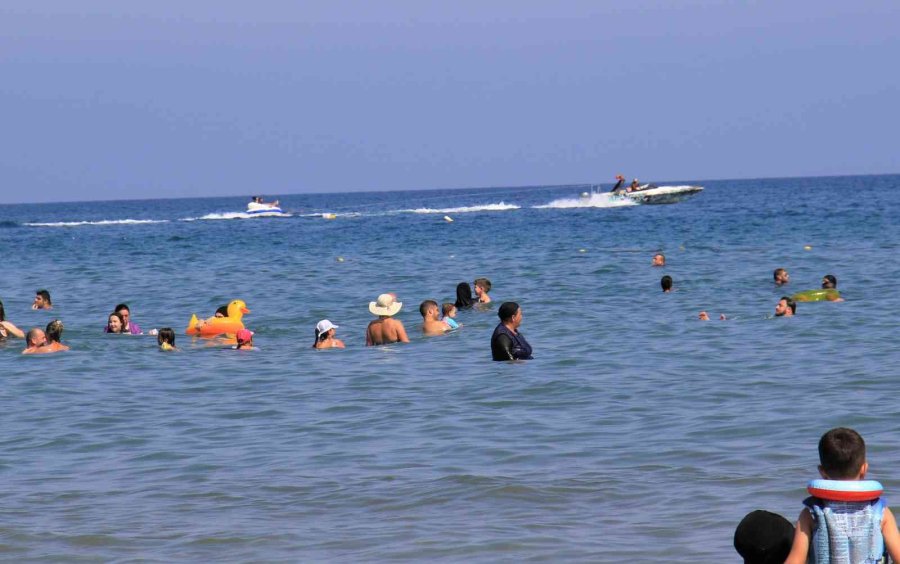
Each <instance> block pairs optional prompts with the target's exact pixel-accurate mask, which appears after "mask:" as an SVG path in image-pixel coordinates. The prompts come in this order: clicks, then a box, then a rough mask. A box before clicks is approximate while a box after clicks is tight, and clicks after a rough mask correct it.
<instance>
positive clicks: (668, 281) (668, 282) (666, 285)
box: [659, 274, 672, 292]
mask: <svg viewBox="0 0 900 564" xmlns="http://www.w3.org/2000/svg"><path fill="white" fill-rule="evenodd" d="M659 285H660V286H662V290H663V292H665V291H666V290H671V289H672V277H671V276H669V275H668V274H666V275H665V276H663V277H662V279H660V281H659Z"/></svg>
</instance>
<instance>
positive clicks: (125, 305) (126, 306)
mask: <svg viewBox="0 0 900 564" xmlns="http://www.w3.org/2000/svg"><path fill="white" fill-rule="evenodd" d="M123 309H124V310H125V311H127V312H128V315H131V308H130V307H128V304H119V305H117V306H116V309H115V310H114V311H122V310H123Z"/></svg>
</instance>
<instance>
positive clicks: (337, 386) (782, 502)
mask: <svg viewBox="0 0 900 564" xmlns="http://www.w3.org/2000/svg"><path fill="white" fill-rule="evenodd" d="M702 184H703V185H704V186H705V187H706V189H705V191H704V192H703V193H701V194H700V195H698V196H696V197H695V198H693V199H691V200H688V201H686V202H682V203H679V204H676V205H664V206H625V207H622V206H613V207H610V206H606V205H604V204H603V203H602V202H603V199H602V198H598V197H595V198H593V199H590V200H583V199H579V198H578V194H579V192H582V191H584V190H585V189H586V188H585V187H583V186H560V187H529V188H499V189H472V190H452V191H421V192H385V193H355V194H328V195H286V196H281V197H280V200H281V203H282V207H283V208H284V210H285V212H286V214H287V215H289V217H280V218H253V219H237V218H236V217H239V214H238V213H236V212H240V211H241V210H242V209H243V208H244V205H245V200H244V199H241V198H221V199H185V200H154V201H121V202H99V203H97V202H94V203H62V204H47V205H14V206H0V248H2V257H3V269H2V272H3V276H2V278H0V299H2V301H3V303H4V305H5V309H6V315H7V319H8V320H10V321H12V322H13V323H15V324H16V325H18V326H19V327H21V328H23V329H28V328H30V327H34V326H41V327H43V326H44V325H46V323H47V322H48V321H50V320H51V319H54V318H60V319H62V320H63V322H64V323H65V332H64V335H63V342H65V343H67V344H68V345H70V346H71V348H72V350H71V351H70V352H66V353H61V354H55V355H41V356H23V355H21V354H20V351H21V349H22V341H21V340H8V341H6V342H4V343H0V373H2V385H0V558H3V559H9V560H17V561H26V560H27V561H56V560H63V559H65V560H71V561H123V560H148V561H218V562H228V561H250V560H253V561H273V562H278V561H283V562H295V561H304V562H358V561H397V560H399V561H445V562H462V561H465V562H522V561H554V562H620V561H649V562H660V561H665V562H685V563H687V562H692V563H693V562H722V561H737V555H736V553H735V552H734V549H733V548H732V535H733V532H734V527H735V526H736V524H737V523H738V521H739V520H740V519H741V518H742V517H743V515H744V514H746V513H747V512H749V511H751V510H753V509H757V508H765V509H769V510H771V511H775V512H778V513H781V514H783V515H785V516H787V517H788V518H789V519H791V520H793V519H795V517H796V514H797V513H798V512H799V509H800V502H801V500H802V499H803V498H804V497H805V484H806V482H807V480H809V479H811V478H814V477H816V465H817V464H818V460H817V453H816V444H817V441H818V439H819V437H820V436H821V434H822V433H823V432H825V431H826V430H828V429H829V428H831V427H834V426H838V425H844V426H851V427H854V428H856V429H857V430H859V431H860V432H861V433H862V434H863V436H864V437H865V438H866V440H867V442H868V445H869V462H870V476H871V477H873V478H875V479H879V480H881V481H882V483H883V484H884V485H885V487H886V490H887V497H888V501H889V502H890V500H891V499H892V498H894V497H896V496H897V492H900V471H898V470H897V468H900V433H898V427H900V408H898V407H897V406H896V405H895V404H894V401H893V399H894V398H893V390H894V389H895V386H896V385H897V383H898V380H900V353H898V346H897V344H896V335H897V327H898V323H897V312H898V310H900V295H898V292H897V284H896V281H897V280H898V279H900V266H898V261H897V257H898V245H900V227H898V210H900V190H898V188H900V176H896V175H893V176H865V177H839V178H791V179H768V180H741V181H711V182H705V183H702ZM324 213H329V214H330V213H334V214H335V216H336V217H335V219H331V220H329V219H324V218H323V217H322V214H324ZM445 215H446V216H450V217H451V218H452V219H453V220H454V221H453V222H452V223H451V222H447V221H445V220H444V216H445ZM807 246H809V247H810V248H809V249H806V248H805V247H807ZM657 251H661V252H663V253H665V255H666V257H667V266H666V267H665V268H653V267H651V266H650V260H651V256H652V255H653V254H654V253H655V252H657ZM776 267H785V268H787V269H788V270H789V272H790V274H791V283H790V286H788V289H789V290H790V291H791V292H793V291H799V290H803V289H810V288H816V287H818V286H819V284H820V281H821V278H822V275H824V274H826V273H832V274H834V275H836V276H837V278H838V280H839V288H840V290H841V291H842V294H843V296H844V297H845V299H846V301H845V302H842V303H801V304H800V305H799V308H798V312H797V313H798V315H797V316H796V317H794V318H791V319H784V318H778V319H775V318H771V315H772V313H773V311H774V307H775V304H776V302H777V300H778V298H779V297H780V296H781V295H782V294H783V293H785V290H784V289H779V288H776V287H775V286H774V285H773V283H772V270H773V269H774V268H776ZM663 274H669V275H671V276H672V277H673V278H674V280H675V287H676V291H675V292H674V293H672V294H662V293H661V292H660V290H659V279H660V277H661V276H662V275H663ZM481 276H484V277H487V278H489V279H490V280H491V281H492V282H493V286H494V287H493V290H492V292H491V295H492V296H493V299H494V300H495V304H494V307H492V308H490V309H488V310H485V311H464V312H461V313H460V315H459V317H458V320H459V321H460V322H462V323H463V327H462V328H461V329H460V330H458V331H456V332H453V333H451V334H447V335H444V336H439V337H430V338H423V337H422V336H421V335H420V333H419V331H418V327H419V325H420V323H421V318H420V317H419V314H418V305H419V303H420V302H421V301H422V300H425V299H429V298H430V299H436V300H438V301H452V299H453V296H454V289H455V286H456V284H457V283H458V282H461V281H468V282H471V281H472V280H474V279H475V278H476V277H481ZM38 288H48V289H49V290H50V292H51V293H52V295H53V300H54V304H55V307H54V309H53V310H52V311H49V312H45V311H31V310H30V309H29V306H30V304H31V300H32V298H33V295H34V291H35V290H36V289H38ZM383 292H395V293H397V295H398V297H399V299H400V300H401V301H402V302H403V303H404V306H403V310H402V311H401V313H400V314H399V318H400V319H401V320H402V321H403V322H404V323H405V325H406V327H407V330H408V331H409V333H410V335H411V338H412V343H410V344H409V345H394V346H387V347H377V348H366V347H365V346H364V332H365V327H366V324H367V323H368V322H369V321H370V319H372V316H371V315H370V314H369V312H368V309H367V304H368V302H369V301H372V300H374V299H375V298H376V297H377V295H378V294H380V293H383ZM236 298H239V299H243V300H245V301H246V303H247V304H248V307H249V308H250V309H251V311H252V312H251V313H250V314H249V315H247V316H246V317H245V318H244V321H245V323H246V325H247V326H248V327H249V328H250V329H252V330H254V331H255V332H256V335H255V342H256V345H257V346H258V347H259V350H258V351H251V352H244V351H230V350H224V349H223V348H222V346H218V345H211V344H210V343H209V342H204V341H194V342H192V341H191V339H190V338H188V337H186V336H184V334H183V330H184V328H185V327H186V325H187V322H188V319H189V318H190V316H191V314H192V313H197V314H198V315H199V316H200V317H205V316H209V315H212V313H213V311H214V310H215V309H216V307H218V306H220V305H222V304H224V303H226V302H227V301H229V300H232V299H236ZM507 300H514V301H517V302H519V303H520V304H521V306H522V309H523V313H524V320H523V324H522V327H521V330H522V332H523V333H524V334H525V335H526V336H527V338H528V340H529V341H530V342H531V344H532V345H533V346H534V349H535V359H534V360H533V361H530V362H523V363H496V362H491V360H490V346H489V340H490V335H491V332H492V330H493V328H494V326H495V325H496V323H497V317H496V307H497V304H499V303H500V302H502V301H507ZM119 302H127V303H128V304H129V305H130V306H131V310H132V317H133V319H134V320H135V321H136V322H138V323H139V324H140V325H141V326H142V327H143V328H144V330H145V331H146V330H148V329H150V328H159V327H164V326H170V327H173V328H175V329H176V331H177V333H178V338H177V344H178V346H179V347H180V348H181V351H180V352H178V353H173V354H164V353H160V352H158V351H157V350H156V346H155V338H154V337H150V336H135V337H132V336H119V335H104V334H103V333H102V328H103V326H104V324H105V321H106V316H107V314H108V312H109V311H111V309H112V308H113V306H114V305H115V304H117V303H119ZM700 310H707V311H709V312H710V314H711V316H712V318H713V320H712V321H708V322H701V321H698V320H697V313H698V312H699V311H700ZM720 313H724V314H726V316H727V318H728V320H727V321H718V320H717V318H718V316H719V314H720ZM323 318H328V319H330V320H331V321H333V322H334V323H336V324H338V325H339V326H340V328H339V329H338V331H337V333H338V337H340V338H342V339H344V340H345V342H346V343H347V349H346V350H327V351H316V350H313V349H311V348H310V347H311V345H312V341H313V328H314V325H315V323H316V322H317V321H319V320H320V319H323Z"/></svg>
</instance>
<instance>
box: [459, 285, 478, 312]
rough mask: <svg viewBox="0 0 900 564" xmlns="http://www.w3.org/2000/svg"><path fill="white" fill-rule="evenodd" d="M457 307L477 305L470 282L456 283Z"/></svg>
mask: <svg viewBox="0 0 900 564" xmlns="http://www.w3.org/2000/svg"><path fill="white" fill-rule="evenodd" d="M454 305H455V306H456V309H471V308H472V306H473V305H475V300H473V299H472V287H471V286H469V283H468V282H460V283H459V284H457V285H456V303H455V304H454Z"/></svg>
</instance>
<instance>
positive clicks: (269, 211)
mask: <svg viewBox="0 0 900 564" xmlns="http://www.w3.org/2000/svg"><path fill="white" fill-rule="evenodd" d="M283 213H284V212H283V211H281V208H280V207H278V205H277V204H266V203H259V202H250V203H249V204H247V215H281V214H283Z"/></svg>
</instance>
